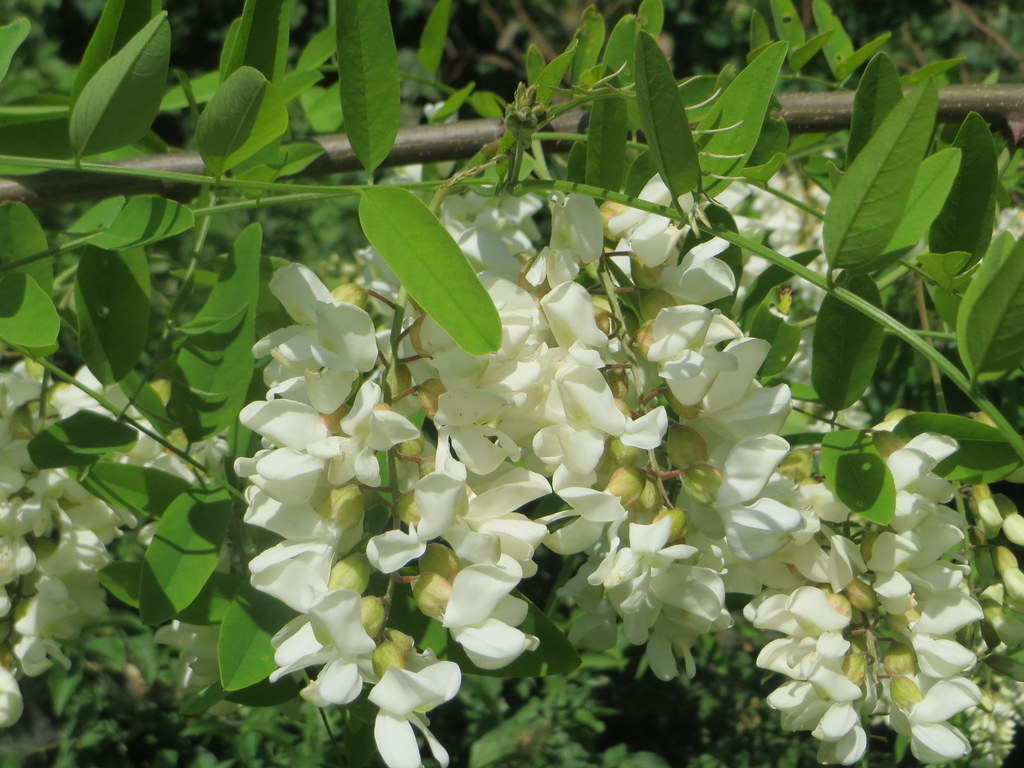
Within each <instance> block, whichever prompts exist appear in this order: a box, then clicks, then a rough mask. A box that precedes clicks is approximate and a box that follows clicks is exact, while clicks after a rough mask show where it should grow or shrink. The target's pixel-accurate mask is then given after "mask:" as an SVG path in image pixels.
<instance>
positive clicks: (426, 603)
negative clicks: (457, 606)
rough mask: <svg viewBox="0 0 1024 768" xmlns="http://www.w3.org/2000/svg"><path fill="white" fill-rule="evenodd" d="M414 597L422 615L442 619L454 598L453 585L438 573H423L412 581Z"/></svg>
mask: <svg viewBox="0 0 1024 768" xmlns="http://www.w3.org/2000/svg"><path fill="white" fill-rule="evenodd" d="M412 595H413V597H414V598H416V607H417V608H419V609H420V613H422V614H423V615H424V616H429V617H430V618H432V619H440V618H441V616H442V615H443V614H444V609H445V608H447V607H448V600H449V599H450V598H451V596H452V583H451V582H450V581H448V579H446V578H444V577H443V576H440V575H438V574H436V573H430V572H428V573H421V574H420V575H419V576H417V577H416V578H415V579H413V580H412Z"/></svg>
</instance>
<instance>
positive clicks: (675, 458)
mask: <svg viewBox="0 0 1024 768" xmlns="http://www.w3.org/2000/svg"><path fill="white" fill-rule="evenodd" d="M665 448H666V450H667V451H668V459H669V461H670V462H672V466H673V467H676V468H679V469H682V468H684V467H688V466H690V465H691V464H700V463H703V462H705V461H707V460H708V444H707V442H706V441H705V440H704V438H703V437H701V436H700V432H698V431H697V430H696V429H694V428H693V427H688V426H686V425H685V424H676V423H671V424H669V425H668V437H667V438H666V440H665Z"/></svg>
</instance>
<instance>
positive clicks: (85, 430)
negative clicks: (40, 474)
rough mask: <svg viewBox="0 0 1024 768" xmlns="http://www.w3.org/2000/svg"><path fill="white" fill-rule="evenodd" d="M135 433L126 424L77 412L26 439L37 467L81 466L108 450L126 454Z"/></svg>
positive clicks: (135, 435)
mask: <svg viewBox="0 0 1024 768" xmlns="http://www.w3.org/2000/svg"><path fill="white" fill-rule="evenodd" d="M138 436H139V435H138V433H137V432H136V431H135V430H134V429H133V428H132V427H129V426H128V425H127V424H122V423H121V422H119V421H114V420H113V419H110V418H107V417H106V416H103V415H101V414H99V413H95V412H94V411H78V412H77V413H75V414H72V415H71V416H68V417H67V418H66V419H61V420H60V421H58V422H57V423H56V424H51V425H50V426H48V427H47V428H46V429H44V430H43V431H42V432H40V433H39V434H38V435H36V436H35V437H33V438H32V439H31V440H29V442H28V455H29V458H30V459H32V463H33V464H35V465H36V467H38V468H39V469H56V468H57V467H84V466H88V465H89V464H92V463H94V462H95V461H97V460H98V459H99V458H100V457H101V456H105V455H106V454H108V453H115V452H116V453H127V452H128V451H130V450H131V449H132V448H133V447H134V446H135V441H136V440H138Z"/></svg>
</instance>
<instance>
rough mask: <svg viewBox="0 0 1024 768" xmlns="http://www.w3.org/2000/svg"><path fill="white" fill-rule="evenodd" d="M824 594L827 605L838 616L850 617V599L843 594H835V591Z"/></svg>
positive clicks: (851, 609) (851, 612)
mask: <svg viewBox="0 0 1024 768" xmlns="http://www.w3.org/2000/svg"><path fill="white" fill-rule="evenodd" d="M825 596H826V597H827V598H828V603H829V605H831V606H832V608H833V609H834V610H835V612H836V613H838V614H839V615H840V616H845V617H846V618H848V619H849V618H851V617H852V616H853V606H852V605H850V601H849V600H847V599H846V597H845V596H843V595H839V594H836V593H835V592H826V593H825Z"/></svg>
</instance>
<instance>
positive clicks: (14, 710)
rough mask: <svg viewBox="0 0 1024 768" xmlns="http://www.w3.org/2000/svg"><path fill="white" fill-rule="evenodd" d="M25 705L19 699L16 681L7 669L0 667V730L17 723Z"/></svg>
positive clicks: (19, 690) (19, 693)
mask: <svg viewBox="0 0 1024 768" xmlns="http://www.w3.org/2000/svg"><path fill="white" fill-rule="evenodd" d="M24 708H25V703H24V701H22V698H21V689H20V688H19V687H18V680H17V679H16V678H15V677H14V675H13V674H12V673H11V671H10V670H9V669H7V668H6V667H0V728H7V727H9V726H11V725H14V724H15V723H16V722H18V718H20V717H21V713H22V710H23V709H24Z"/></svg>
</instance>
